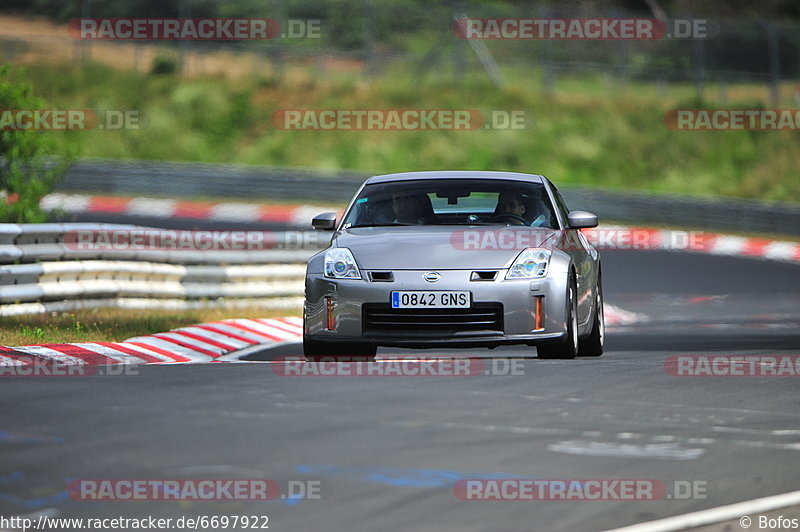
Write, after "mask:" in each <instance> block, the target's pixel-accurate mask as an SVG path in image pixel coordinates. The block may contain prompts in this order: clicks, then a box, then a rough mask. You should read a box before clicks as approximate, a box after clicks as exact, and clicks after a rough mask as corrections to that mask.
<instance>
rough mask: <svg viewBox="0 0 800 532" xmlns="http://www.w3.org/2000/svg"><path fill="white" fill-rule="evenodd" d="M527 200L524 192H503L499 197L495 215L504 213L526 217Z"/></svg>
mask: <svg viewBox="0 0 800 532" xmlns="http://www.w3.org/2000/svg"><path fill="white" fill-rule="evenodd" d="M526 211H527V209H526V208H525V201H524V200H523V198H522V194H519V193H517V192H501V193H500V194H499V195H498V197H497V207H495V209H494V214H495V216H500V215H502V214H514V215H516V216H519V217H521V218H525V212H526Z"/></svg>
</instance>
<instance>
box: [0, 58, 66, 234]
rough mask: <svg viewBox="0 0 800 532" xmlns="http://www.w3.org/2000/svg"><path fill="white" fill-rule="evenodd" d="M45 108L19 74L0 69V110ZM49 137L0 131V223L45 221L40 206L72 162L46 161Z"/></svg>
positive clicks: (26, 132)
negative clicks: (0, 159) (0, 158)
mask: <svg viewBox="0 0 800 532" xmlns="http://www.w3.org/2000/svg"><path fill="white" fill-rule="evenodd" d="M44 108H45V105H44V102H43V101H42V100H41V99H39V98H36V97H35V96H34V95H33V89H32V87H31V85H30V84H29V83H28V82H27V81H26V80H25V79H24V78H23V76H22V74H21V73H20V72H16V75H12V72H11V69H10V68H9V67H8V66H7V65H0V109H4V110H15V109H44ZM49 135H50V134H49V133H47V132H42V131H30V130H13V129H0V157H2V161H1V162H0V221H2V222H14V223H37V222H44V221H45V219H46V214H45V212H44V211H43V210H42V208H41V207H40V205H39V202H40V201H41V199H42V198H43V197H44V196H45V195H46V194H48V193H50V192H51V191H52V190H53V187H55V185H56V183H58V181H60V180H61V179H62V178H63V177H64V174H65V173H66V169H67V167H68V166H69V164H70V162H71V159H72V158H71V157H63V158H56V157H49V156H50V155H51V154H52V147H53V142H52V138H51V137H50V136H49Z"/></svg>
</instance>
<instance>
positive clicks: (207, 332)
mask: <svg viewBox="0 0 800 532" xmlns="http://www.w3.org/2000/svg"><path fill="white" fill-rule="evenodd" d="M302 334H303V320H302V318H298V317H286V318H269V319H230V320H222V321H215V322H210V323H202V324H200V325H193V326H190V327H181V328H179V329H173V330H171V331H168V332H164V333H158V334H153V335H150V336H137V337H134V338H129V339H127V340H125V341H124V342H82V343H73V344H47V345H27V346H20V347H6V346H0V366H18V365H32V364H64V365H108V364H175V363H204V362H215V361H221V360H225V358H224V357H225V356H226V355H230V354H232V353H235V352H237V351H241V350H242V349H245V348H248V347H253V346H256V345H269V344H277V343H281V342H287V341H296V340H297V339H298V338H300V337H301V336H302Z"/></svg>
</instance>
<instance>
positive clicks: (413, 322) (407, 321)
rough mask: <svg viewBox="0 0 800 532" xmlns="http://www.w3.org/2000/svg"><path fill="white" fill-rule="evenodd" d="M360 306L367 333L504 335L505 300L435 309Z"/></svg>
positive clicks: (367, 304)
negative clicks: (466, 306)
mask: <svg viewBox="0 0 800 532" xmlns="http://www.w3.org/2000/svg"><path fill="white" fill-rule="evenodd" d="M361 308H362V323H363V330H364V335H365V336H392V337H397V338H420V337H423V338H424V337H449V336H455V337H472V336H495V335H498V334H503V305H502V303H473V304H472V306H471V307H470V308H432V309H397V308H392V307H391V305H389V304H388V303H364V305H362V307H361Z"/></svg>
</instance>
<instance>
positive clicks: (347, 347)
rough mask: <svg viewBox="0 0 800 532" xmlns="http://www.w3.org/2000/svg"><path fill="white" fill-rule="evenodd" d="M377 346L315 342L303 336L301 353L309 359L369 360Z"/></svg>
mask: <svg viewBox="0 0 800 532" xmlns="http://www.w3.org/2000/svg"><path fill="white" fill-rule="evenodd" d="M377 351H378V348H377V347H376V346H374V345H368V344H366V345H365V344H357V343H344V342H336V343H334V342H317V341H315V340H312V339H310V338H308V337H306V336H303V354H304V355H305V357H306V358H307V359H309V360H316V361H324V360H332V359H340V360H346V361H363V362H370V361H373V360H375V354H376V353H377Z"/></svg>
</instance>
